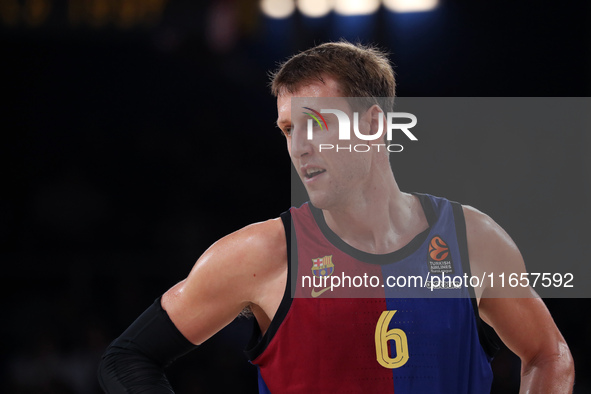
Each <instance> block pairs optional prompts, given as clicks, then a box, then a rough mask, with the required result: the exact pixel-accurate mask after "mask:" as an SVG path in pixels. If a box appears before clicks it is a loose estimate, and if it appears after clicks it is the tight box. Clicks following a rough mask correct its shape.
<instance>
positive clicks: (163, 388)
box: [99, 42, 574, 394]
mask: <svg viewBox="0 0 591 394" xmlns="http://www.w3.org/2000/svg"><path fill="white" fill-rule="evenodd" d="M272 89H273V93H274V94H275V95H276V96H277V106H278V121H277V124H278V126H279V128H280V129H281V130H282V132H283V133H284V135H285V137H286V140H287V148H288V151H289V154H290V156H291V159H292V161H293V164H294V166H295V168H296V170H297V171H298V173H299V176H300V178H301V180H302V182H303V183H304V185H305V187H306V190H307V192H308V194H309V197H310V202H309V203H307V204H304V205H303V206H301V207H299V208H292V209H291V210H289V211H288V212H286V213H284V214H282V215H281V217H280V218H277V219H272V220H268V221H265V222H262V223H256V224H252V225H250V226H247V227H245V228H243V229H241V230H238V231H236V232H235V233H232V234H230V235H228V236H226V237H224V238H222V239H221V240H219V241H218V242H216V243H215V244H213V245H212V246H211V247H210V248H209V249H208V250H207V251H205V253H204V254H203V255H202V256H201V257H200V258H199V260H198V261H197V263H196V264H195V266H194V268H193V269H192V271H191V272H190V274H189V275H188V277H187V278H186V279H185V280H183V281H182V282H180V283H178V284H176V285H175V286H173V287H172V288H171V289H170V290H168V291H167V292H166V293H165V294H164V295H163V296H162V297H161V299H158V300H157V301H156V302H155V303H154V304H153V305H152V306H150V307H149V308H148V309H147V310H146V311H145V312H144V313H143V314H142V315H141V316H140V317H139V318H138V319H137V320H136V321H135V322H134V323H133V324H132V325H131V326H130V327H129V328H128V329H127V330H126V331H125V332H124V333H123V334H122V335H121V336H120V337H119V338H118V339H116V340H115V341H114V342H113V343H112V344H111V345H110V346H109V348H108V349H107V351H106V353H105V355H104V357H103V361H102V364H101V367H100V369H99V380H100V382H101V385H102V387H103V388H104V389H105V391H107V392H112V393H119V392H121V393H123V392H143V391H142V390H146V392H151V393H168V392H171V391H172V389H171V387H170V385H169V383H168V381H167V379H166V376H165V374H164V370H163V368H164V367H165V366H167V365H168V364H170V363H171V362H172V361H174V360H175V359H176V358H178V357H179V356H181V355H183V354H185V353H186V352H188V351H190V350H192V349H193V348H195V347H196V345H199V344H201V343H203V342H204V341H206V340H207V339H208V338H210V337H211V336H213V335H214V334H215V333H216V332H218V331H219V330H220V329H222V328H223V327H224V326H226V325H227V324H228V323H230V322H231V321H232V320H233V319H234V318H235V317H236V316H237V315H238V314H240V313H241V311H242V310H244V309H245V308H249V309H250V310H251V311H252V313H253V314H254V325H255V332H254V335H253V339H252V340H251V343H250V344H249V346H248V349H247V354H248V356H249V357H250V360H251V362H252V363H253V364H255V365H256V366H257V367H258V371H259V388H260V392H261V393H274V394H276V393H334V392H347V393H367V392H371V393H394V392H395V393H396V394H407V393H413V394H416V393H429V394H432V393H450V394H452V393H453V394H459V393H466V394H473V393H487V392H490V387H491V382H492V376H491V369H490V364H489V363H490V360H491V356H492V351H493V349H492V346H490V343H489V342H488V340H487V337H486V334H485V330H484V329H483V327H484V323H483V322H482V320H483V321H484V322H486V323H488V324H489V325H490V326H492V327H493V328H494V330H495V331H496V333H497V334H498V336H499V337H500V338H501V340H502V341H503V342H504V343H505V344H506V345H507V346H508V347H509V348H510V349H511V350H512V351H513V352H515V354H517V355H518V356H519V357H520V358H521V362H522V368H521V392H522V393H570V392H571V391H572V386H573V380H574V366H573V361H572V357H571V354H570V351H569V349H568V346H567V344H566V343H565V341H564V339H563V337H562V335H561V334H560V332H559V330H558V329H557V327H556V325H555V324H554V322H553V320H552V317H551V316H550V314H549V312H548V310H547V309H546V307H545V305H544V303H543V302H542V300H540V299H539V298H537V297H535V294H534V293H533V290H531V289H527V291H528V292H530V294H531V296H529V297H521V298H497V297H487V296H486V293H487V290H488V289H486V288H485V289H484V290H482V291H478V292H477V293H475V294H474V293H470V294H469V293H466V292H467V290H465V288H464V289H458V290H457V292H458V293H454V294H457V295H458V297H454V298H437V297H430V298H427V297H400V296H397V293H394V292H393V290H392V289H391V288H388V287H384V288H381V287H380V288H378V289H377V290H376V291H379V292H381V293H380V294H378V295H377V296H376V294H371V296H370V297H362V298H356V297H349V298H339V297H335V296H334V294H331V291H327V290H326V288H324V289H317V288H312V289H310V288H306V287H305V286H304V285H303V279H302V276H303V275H304V274H306V275H307V274H310V273H313V275H314V276H318V277H323V276H324V277H326V276H327V275H331V274H334V273H336V272H337V271H339V270H340V271H342V272H347V273H348V274H349V273H361V272H363V273H367V274H368V275H372V276H374V275H375V276H378V277H381V278H385V277H386V276H388V275H402V274H405V275H420V276H423V277H424V276H425V275H426V274H427V273H432V274H436V272H434V270H435V269H436V268H437V267H439V268H441V266H440V265H437V264H436V263H438V262H440V260H441V259H442V256H446V257H445V259H446V260H445V262H446V265H445V270H447V272H448V273H453V274H454V275H460V276H461V275H462V274H463V273H467V274H474V275H477V274H480V273H482V272H484V270H485V269H486V267H497V269H498V270H499V269H500V270H507V271H511V272H524V269H525V268H524V262H523V260H522V257H521V255H520V253H519V251H518V249H517V247H516V246H515V244H514V243H513V241H512V240H511V239H510V238H509V236H508V235H507V234H506V233H505V232H504V231H503V229H502V228H500V227H499V226H498V225H497V224H496V223H495V222H494V221H493V220H492V219H491V218H490V217H488V216H487V215H485V214H483V213H481V212H479V211H477V210H476V209H474V208H471V207H468V206H461V205H459V204H457V203H452V202H450V201H448V200H445V199H443V198H436V197H433V196H429V195H423V194H409V193H404V192H402V191H400V189H399V188H398V185H397V183H396V180H395V178H394V175H393V172H392V170H391V167H390V163H389V157H388V152H387V151H386V150H384V149H382V150H378V149H372V150H371V151H370V152H364V153H351V152H346V151H345V152H343V151H340V152H336V151H335V150H324V151H320V149H319V144H321V143H326V144H336V143H337V142H338V140H337V137H338V136H337V133H336V131H334V128H333V129H332V131H328V130H326V131H324V132H320V133H317V134H315V135H314V138H313V139H311V140H308V139H307V138H306V129H305V126H304V125H305V121H304V120H303V118H302V117H303V116H305V115H303V114H302V113H301V112H302V111H298V112H297V113H295V112H294V113H292V99H294V98H309V100H310V101H309V103H310V105H314V100H316V99H320V100H322V99H326V98H329V99H328V100H332V101H333V102H334V103H335V105H341V106H342V109H343V110H344V111H349V112H350V111H351V109H350V108H349V109H347V101H346V99H344V98H345V97H368V98H372V97H390V98H392V100H393V97H394V90H395V82H394V76H393V72H392V68H391V66H390V64H389V62H388V60H387V57H386V56H385V55H384V54H383V53H381V52H379V51H377V50H375V49H373V48H368V47H364V46H361V45H352V44H349V43H346V42H340V43H327V44H322V45H319V46H317V47H314V48H311V49H309V50H307V51H305V52H302V53H300V54H298V55H295V56H293V57H292V58H291V59H290V60H288V61H287V62H286V63H284V64H283V65H282V66H281V68H280V69H279V70H278V71H277V73H275V74H274V76H273V82H272ZM311 108H312V107H311ZM312 109H313V108H312ZM391 109H392V102H391V101H388V100H386V101H385V102H383V103H382V104H381V106H378V105H376V104H371V103H370V104H368V105H367V106H366V108H363V111H361V112H360V115H359V116H360V121H359V129H360V131H361V133H365V134H373V133H375V131H376V129H377V128H378V127H379V122H380V121H381V120H380V119H382V118H381V117H380V112H382V111H383V112H386V111H389V110H391ZM327 118H328V117H327ZM328 126H330V125H328ZM351 138H352V139H351V144H355V143H364V141H362V140H360V139H359V138H358V137H357V136H352V137H351ZM291 250H293V251H294V253H290V251H291ZM296 252H297V253H296ZM290 263H291V264H292V265H293V269H290V268H289V264H290ZM445 270H444V271H440V272H439V273H441V272H446V271H445ZM498 270H497V272H499V271H498ZM294 276H295V277H294ZM292 286H293V287H292ZM421 290H422V289H417V291H419V292H420V291H421ZM450 291H456V290H454V289H451V290H450ZM292 293H293V294H295V297H292ZM401 294H404V293H401ZM419 294H420V293H419ZM470 295H471V296H472V297H470ZM481 319H482V320H481Z"/></svg>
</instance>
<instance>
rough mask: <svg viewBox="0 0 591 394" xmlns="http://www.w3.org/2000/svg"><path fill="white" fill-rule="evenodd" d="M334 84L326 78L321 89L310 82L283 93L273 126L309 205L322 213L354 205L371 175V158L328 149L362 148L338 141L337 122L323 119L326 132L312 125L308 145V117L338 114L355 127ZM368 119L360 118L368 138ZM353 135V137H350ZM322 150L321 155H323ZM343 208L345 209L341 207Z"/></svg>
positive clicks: (352, 142)
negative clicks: (284, 142)
mask: <svg viewBox="0 0 591 394" xmlns="http://www.w3.org/2000/svg"><path fill="white" fill-rule="evenodd" d="M341 96H342V92H341V90H340V89H339V87H338V83H337V82H336V81H335V80H334V78H332V77H328V76H326V77H324V83H322V82H320V81H311V82H310V83H309V84H306V85H304V86H302V87H301V88H300V89H298V91H296V92H295V93H293V94H290V93H285V94H283V95H280V96H279V97H278V98H277V110H278V115H279V116H278V120H277V125H278V126H279V128H280V129H281V130H282V131H283V133H284V135H285V137H286V139H287V149H288V151H289V155H290V157H291V160H292V162H293V164H294V166H295V169H296V171H297V172H298V175H299V177H300V179H301V180H302V182H303V184H304V186H305V188H306V190H307V192H308V195H309V197H310V200H311V201H312V204H314V206H316V207H318V208H321V209H330V208H333V209H334V208H337V207H339V206H343V207H344V206H345V205H346V204H349V203H353V204H354V203H355V201H354V200H355V198H356V196H358V193H356V192H359V191H362V190H363V188H364V186H366V184H367V182H368V180H369V177H370V174H371V169H372V157H373V156H374V154H373V153H372V152H354V151H353V150H352V152H349V151H348V150H343V149H339V151H337V150H336V149H326V148H324V147H326V146H328V145H332V146H334V147H336V146H337V145H338V146H341V147H342V146H346V147H348V146H349V145H353V146H354V145H356V144H360V143H366V142H367V141H361V140H359V139H357V138H356V137H355V136H352V138H351V140H348V141H339V139H338V137H339V133H338V121H337V117H336V116H335V115H332V114H323V117H324V119H325V120H326V124H327V126H328V130H326V127H325V128H324V129H321V128H320V126H318V124H317V123H316V122H312V124H313V126H314V128H313V130H314V132H313V138H312V139H311V140H309V139H308V126H307V125H308V119H311V117H310V116H309V115H306V114H305V113H304V112H308V113H310V112H311V111H309V110H307V109H305V108H304V107H307V108H310V109H313V110H315V111H317V112H320V110H321V109H339V110H341V111H343V112H345V113H347V114H348V115H349V119H351V121H353V112H352V110H351V108H350V106H349V104H348V102H347V101H346V99H345V98H343V97H341ZM370 122H371V120H370V119H369V115H368V114H367V113H366V114H365V115H364V114H360V120H359V129H360V131H361V132H362V133H367V132H368V131H369V128H370ZM352 135H353V134H352ZM321 147H322V149H321ZM343 204H345V205H343Z"/></svg>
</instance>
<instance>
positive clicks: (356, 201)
mask: <svg viewBox="0 0 591 394" xmlns="http://www.w3.org/2000/svg"><path fill="white" fill-rule="evenodd" d="M323 81H324V83H323V82H320V81H312V82H310V83H308V84H306V85H303V86H302V87H301V88H300V89H299V90H298V91H297V92H295V93H293V94H290V93H287V92H283V94H280V95H279V97H278V100H277V106H278V115H279V116H278V121H277V124H278V126H279V127H280V128H281V130H282V131H283V133H284V134H285V136H286V142H287V147H288V151H289V154H290V156H291V159H292V162H293V164H294V166H295V168H296V170H297V171H298V173H299V175H300V177H301V178H302V182H303V183H304V185H305V187H306V190H307V191H308V194H309V196H310V199H311V201H312V203H313V204H314V205H315V206H316V207H318V208H320V209H322V210H323V213H324V216H325V219H326V222H327V224H328V226H329V227H330V228H331V229H332V231H334V232H335V233H336V234H337V235H338V236H339V237H341V238H342V239H343V240H344V241H345V242H347V243H349V244H350V245H351V246H353V247H355V248H357V249H360V250H363V251H365V252H369V253H376V254H384V253H389V252H393V251H395V250H398V249H400V248H401V247H403V246H404V245H406V244H407V243H408V242H410V240H412V239H413V238H414V237H415V236H416V235H417V234H419V233H420V232H422V231H423V230H425V229H426V228H427V227H428V224H427V220H426V218H425V215H424V213H423V211H422V208H421V206H420V203H419V201H418V199H417V198H416V197H414V196H412V195H410V194H407V193H403V192H401V191H400V189H399V188H398V185H397V183H396V181H395V179H394V175H393V173H392V170H391V168H390V163H389V159H388V155H387V153H385V152H383V151H382V152H368V153H364V154H354V155H343V154H342V153H343V152H339V154H337V153H335V152H334V151H326V152H325V151H323V152H320V151H319V149H318V144H320V143H331V141H332V142H333V143H336V141H337V139H336V138H337V137H336V135H335V134H334V133H333V134H330V132H327V133H326V134H323V135H322V136H321V137H319V138H314V139H313V140H311V141H310V140H307V138H306V136H305V133H306V131H305V127H302V124H301V122H298V121H295V120H294V119H292V114H291V98H292V97H340V96H342V94H341V92H340V89H339V87H338V83H337V82H336V81H335V80H334V78H332V77H330V76H328V75H326V76H324V78H323ZM379 111H380V109H379V108H378V107H377V106H374V107H372V108H371V109H370V110H368V111H367V112H366V113H365V115H363V119H361V122H360V125H361V126H360V127H361V128H362V129H363V130H366V131H367V132H375V130H376V127H377V123H376V122H377V119H378V116H377V115H378V112H379ZM294 116H295V115H294ZM327 121H328V118H327ZM329 129H330V124H329ZM333 129H334V128H333ZM372 130H373V131H372ZM351 143H352V144H355V143H356V142H355V141H353V140H352V141H351ZM310 169H316V170H318V169H320V170H322V171H323V172H322V173H321V174H319V175H317V176H315V177H313V178H311V179H309V178H308V177H306V174H307V173H308V171H309V170H310ZM464 214H465V217H466V228H467V233H468V251H469V257H470V263H471V268H472V272H473V274H475V275H477V274H478V273H481V272H483V271H487V269H488V271H491V269H490V267H495V268H496V272H500V269H501V270H506V271H508V272H509V271H510V272H525V265H524V263H523V259H522V257H521V254H520V253H519V250H518V249H517V247H516V246H515V244H514V242H513V241H512V240H511V238H510V237H509V236H508V235H507V234H506V233H505V232H504V231H503V229H502V228H501V227H500V226H498V225H497V224H496V223H495V222H494V221H493V220H492V219H491V218H489V217H488V216H487V215H485V214H483V213H481V212H479V211H477V210H476V209H474V208H471V207H464ZM286 248H287V247H286V240H285V233H284V230H283V224H282V222H281V220H280V219H272V220H268V221H266V222H261V223H256V224H252V225H250V226H247V227H245V228H243V229H241V230H238V231H236V232H235V233H232V234H230V235H228V236H226V237H224V238H222V239H221V240H219V241H218V242H216V243H215V244H213V245H212V246H211V247H210V248H209V249H208V250H207V251H206V252H205V253H204V254H203V255H202V256H201V257H200V258H199V260H198V261H197V262H196V264H195V266H194V267H193V269H192V270H191V272H190V274H189V276H188V277H187V278H186V279H185V280H183V281H181V282H180V283H178V284H177V285H175V286H173V287H172V288H171V289H170V290H168V291H167V292H166V293H165V294H164V295H163V297H162V307H163V308H164V309H165V310H166V311H167V312H168V314H169V316H170V318H171V320H172V321H173V323H174V324H175V325H176V327H177V328H178V329H179V330H180V331H181V333H182V334H183V335H184V336H185V337H186V338H187V339H188V340H190V341H191V342H193V343H194V344H201V343H203V342H204V341H205V340H207V339H208V338H210V337H211V336H213V335H214V334H215V333H216V332H218V331H219V330H221V329H222V328H223V327H224V326H226V325H227V324H229V323H230V322H231V321H232V320H233V319H234V318H235V317H236V316H237V315H238V314H239V313H240V311H241V310H242V309H243V308H245V307H246V306H250V307H251V309H252V311H253V313H254V315H255V318H256V319H257V322H258V323H259V326H260V327H261V331H262V332H263V333H264V332H265V331H266V330H267V328H268V327H269V324H270V322H271V320H272V319H273V317H274V316H275V313H276V312H277V309H278V307H279V304H280V302H281V298H282V296H283V293H284V291H285V286H286V280H287V261H286V258H287V250H286ZM487 267H488V268H487ZM527 291H530V292H531V297H529V298H488V297H486V295H487V294H488V293H487V289H484V291H483V292H479V293H478V294H477V295H478V297H479V312H480V315H481V316H482V318H483V319H484V320H485V321H486V322H487V323H488V324H490V325H491V326H492V327H493V328H494V329H495V330H496V332H497V333H498V334H499V336H500V338H501V339H502V340H503V342H504V343H505V344H506V345H507V346H508V347H509V348H510V349H511V350H512V351H513V352H515V354H517V355H518V356H519V357H520V358H521V361H522V371H521V376H522V379H521V390H520V392H521V393H570V392H572V386H573V381H574V365H573V361H572V357H571V354H570V351H569V349H568V346H567V345H566V342H565V341H564V338H563V337H562V335H561V334H560V332H559V330H558V328H557V327H556V325H555V324H554V321H553V320H552V317H551V316H550V314H549V312H548V310H547V308H546V306H545V305H544V303H543V302H542V300H540V299H539V298H537V297H535V293H533V290H531V289H528V290H527ZM483 295H484V296H483Z"/></svg>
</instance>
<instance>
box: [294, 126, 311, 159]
mask: <svg viewBox="0 0 591 394" xmlns="http://www.w3.org/2000/svg"><path fill="white" fill-rule="evenodd" d="M306 130H307V129H306V128H305V127H301V126H300V127H298V126H295V127H294V129H293V130H292V134H291V155H292V156H293V157H295V158H299V157H303V156H306V155H309V154H311V153H312V152H313V151H314V147H313V145H312V141H310V140H308V135H307V132H306Z"/></svg>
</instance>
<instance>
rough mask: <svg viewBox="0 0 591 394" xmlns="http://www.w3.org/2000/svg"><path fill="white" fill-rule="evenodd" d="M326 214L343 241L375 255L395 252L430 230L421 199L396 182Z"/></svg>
mask: <svg viewBox="0 0 591 394" xmlns="http://www.w3.org/2000/svg"><path fill="white" fill-rule="evenodd" d="M322 212H323V214H324V218H325V220H326V224H327V225H328V227H330V229H331V230H332V231H333V232H334V233H335V234H337V235H338V236H339V237H340V238H341V239H342V240H343V241H345V242H346V243H348V244H349V245H351V246H353V247H354V248H356V249H359V250H362V251H364V252H368V253H374V254H386V253H390V252H394V251H396V250H398V249H400V248H402V247H403V246H404V245H406V244H408V243H409V242H410V241H411V240H412V239H413V238H414V237H415V236H416V235H417V234H419V233H420V232H422V231H423V230H425V229H427V228H428V223H427V219H426V217H425V214H424V212H423V209H422V207H421V204H420V202H419V200H418V198H417V197H415V196H413V195H411V194H407V193H403V192H401V191H400V189H399V188H398V185H397V184H396V182H394V183H393V184H390V186H389V187H383V186H382V187H381V188H380V189H379V190H378V189H373V190H372V193H370V194H369V195H368V196H362V197H360V198H358V199H357V200H356V201H354V203H351V204H348V205H347V206H346V207H341V208H334V209H328V210H323V211H322Z"/></svg>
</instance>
